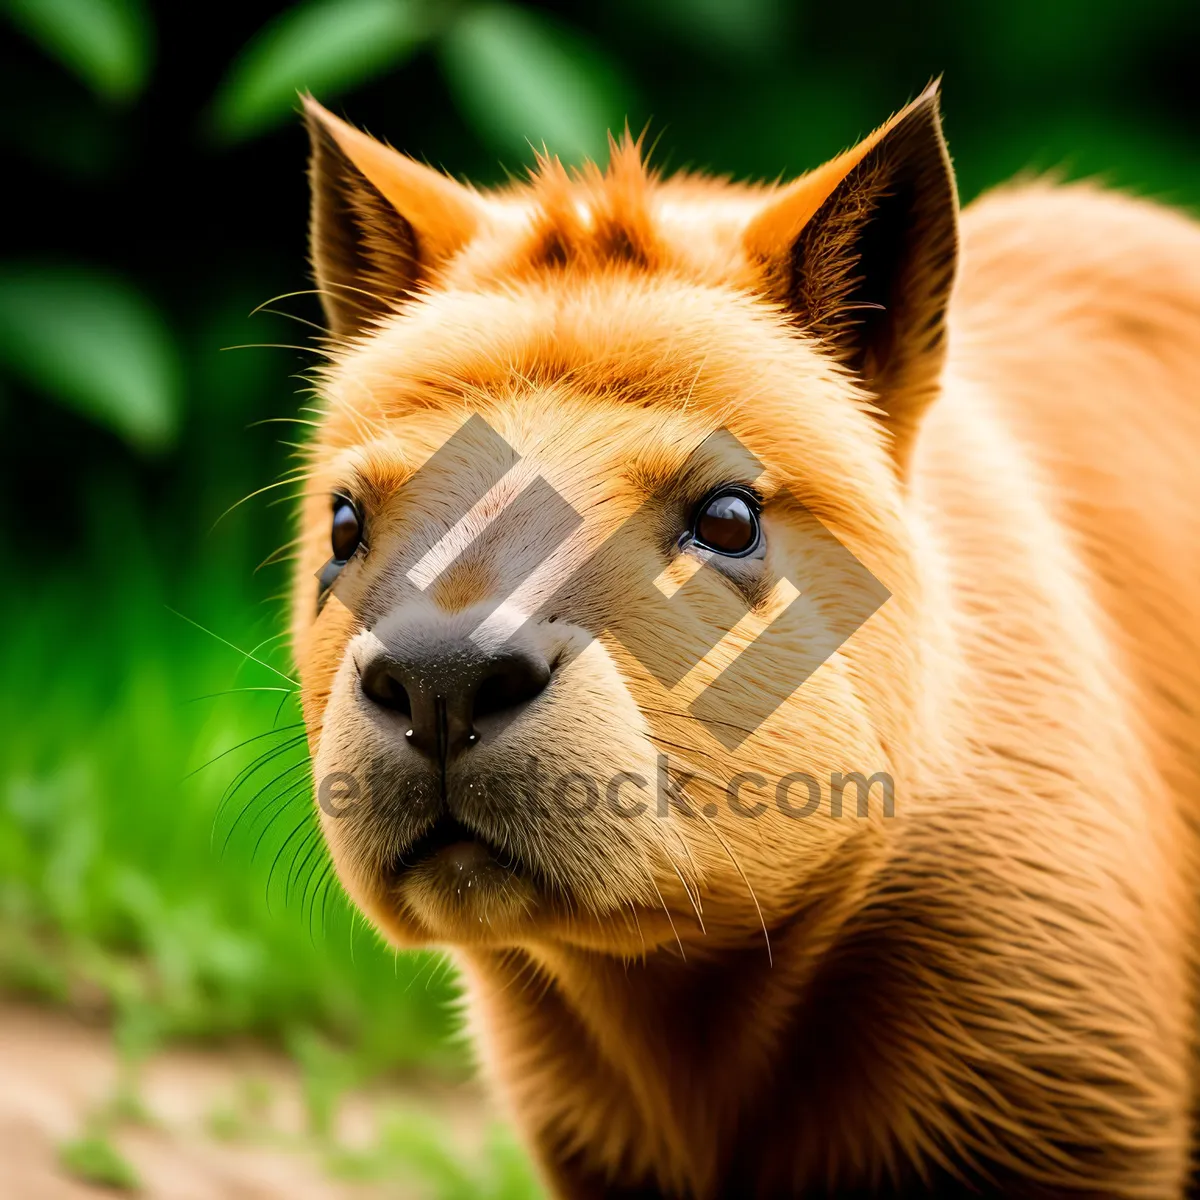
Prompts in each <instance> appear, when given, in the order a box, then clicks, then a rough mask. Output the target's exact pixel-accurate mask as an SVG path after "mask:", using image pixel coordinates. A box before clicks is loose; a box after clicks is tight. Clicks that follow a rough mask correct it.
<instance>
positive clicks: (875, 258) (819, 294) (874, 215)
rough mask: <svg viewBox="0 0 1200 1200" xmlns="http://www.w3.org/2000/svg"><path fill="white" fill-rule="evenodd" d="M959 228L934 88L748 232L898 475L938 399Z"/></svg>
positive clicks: (778, 289) (785, 197)
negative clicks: (860, 399) (835, 365)
mask: <svg viewBox="0 0 1200 1200" xmlns="http://www.w3.org/2000/svg"><path fill="white" fill-rule="evenodd" d="M957 225H958V199H957V192H956V189H955V185H954V174H953V171H952V169H951V166H950V159H949V156H948V155H947V153H946V144H945V142H944V141H943V139H942V130H941V120H940V117H939V115H938V87H937V84H936V83H935V84H931V85H930V86H929V87H928V88H926V89H925V91H924V92H923V93H922V94H921V95H920V96H919V97H918V98H917V99H916V100H914V101H913V103H912V104H910V105H909V106H908V107H907V108H905V109H904V110H903V111H901V112H900V113H898V114H897V115H896V116H895V117H893V118H892V119H891V120H890V121H889V122H888V123H887V124H886V125H884V126H883V127H882V128H881V129H879V130H877V131H876V132H875V133H873V134H872V135H871V136H870V137H868V138H867V139H866V140H865V141H863V142H861V143H860V144H859V145H857V146H855V147H854V149H852V150H848V151H847V152H846V153H845V154H843V155H841V156H840V157H838V158H836V159H834V160H833V161H832V162H829V163H826V165H825V166H823V167H821V168H819V169H818V170H816V171H814V172H812V173H811V174H810V175H806V176H804V177H803V178H801V179H798V180H797V181H796V182H795V183H794V184H791V185H790V186H789V187H787V188H785V189H784V190H783V192H782V193H781V194H779V195H778V196H776V197H775V198H774V199H773V200H772V201H770V202H769V203H768V205H767V207H766V208H765V209H764V210H763V211H762V212H760V213H759V214H758V216H757V217H755V218H754V219H753V220H752V221H751V223H750V225H749V226H748V228H747V230H746V233H745V246H746V250H747V253H748V254H749V256H750V259H751V261H752V262H756V263H758V264H759V266H760V267H761V268H762V270H763V273H764V287H765V290H766V292H767V294H768V295H769V296H770V297H771V298H772V299H773V300H775V301H777V302H778V303H780V304H782V305H783V306H784V308H785V309H786V310H787V311H788V312H789V313H790V314H791V316H792V319H793V320H794V321H795V323H796V324H797V325H799V326H800V327H802V328H803V329H804V330H806V331H807V332H809V333H812V334H815V335H816V336H817V337H818V338H820V339H821V341H822V342H824V343H825V344H826V345H827V346H828V347H829V348H830V350H831V351H832V352H833V353H834V354H835V355H836V356H837V357H838V358H839V359H840V360H841V361H842V362H843V363H845V364H846V365H847V366H848V367H849V368H850V369H851V370H853V371H854V372H855V373H856V374H857V375H858V376H859V377H860V378H861V379H862V380H863V382H864V383H865V384H866V385H867V387H868V388H869V389H870V390H871V391H872V392H873V393H874V395H875V397H876V402H877V403H878V405H879V406H880V407H881V408H882V409H883V410H884V411H885V413H886V421H887V424H888V427H889V430H890V432H891V435H892V446H893V452H894V454H895V456H896V459H897V461H898V463H899V464H900V465H901V467H903V466H904V465H905V463H906V459H907V454H908V451H909V449H910V443H911V440H912V436H913V434H914V433H915V431H916V428H917V425H918V423H919V421H920V417H921V414H922V412H923V410H924V408H925V407H926V405H927V404H928V403H929V401H930V400H931V399H932V398H933V396H934V395H935V394H936V390H937V385H938V377H939V374H940V370H941V366H942V360H943V358H944V354H945V332H946V331H945V318H946V307H947V304H948V301H949V298H950V289H951V286H952V284H953V281H954V272H955V266H956V263H957V252H958V234H957Z"/></svg>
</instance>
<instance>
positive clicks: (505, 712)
mask: <svg viewBox="0 0 1200 1200" xmlns="http://www.w3.org/2000/svg"><path fill="white" fill-rule="evenodd" d="M381 646H382V649H381V650H380V651H379V652H378V653H377V654H376V655H375V657H374V658H372V659H371V660H370V661H369V662H368V663H366V664H365V665H364V666H363V668H362V690H363V694H364V695H366V696H367V697H368V698H369V699H371V700H372V701H374V703H376V704H378V705H380V706H381V707H383V708H387V709H391V710H392V711H394V712H398V713H401V714H402V715H404V716H406V717H407V718H408V719H409V722H408V723H409V728H408V729H407V730H406V731H405V736H406V737H407V739H408V741H409V744H410V745H411V746H413V748H414V749H416V750H419V751H420V752H421V753H422V754H425V755H427V756H428V757H430V758H434V759H439V760H441V759H445V758H448V757H450V756H452V755H454V754H458V753H461V752H462V751H463V750H466V749H468V748H469V747H471V746H473V745H475V743H476V742H478V741H479V740H480V738H481V737H485V736H488V735H490V734H494V733H496V732H498V731H499V729H501V728H503V726H504V725H505V724H507V721H508V720H509V719H511V718H512V717H514V716H516V715H518V713H519V712H520V710H521V708H522V707H523V706H524V705H526V704H528V703H529V701H530V700H532V699H533V698H534V697H535V696H537V695H538V694H539V693H540V692H541V691H542V689H543V688H544V687H545V686H546V684H547V683H549V682H550V665H549V663H548V662H547V661H546V659H545V657H544V656H543V655H542V654H540V653H539V652H538V651H537V650H536V649H534V648H532V647H529V646H526V645H506V646H503V647H499V648H495V649H487V648H484V647H481V646H479V645H477V644H476V643H475V642H474V641H473V640H472V639H471V638H470V637H467V636H461V635H455V634H453V633H450V632H448V631H446V630H439V629H438V628H437V627H436V626H431V625H430V624H429V623H424V624H421V625H411V626H409V627H408V628H406V629H402V630H400V631H398V632H394V633H393V634H392V636H389V637H387V638H386V640H383V639H381Z"/></svg>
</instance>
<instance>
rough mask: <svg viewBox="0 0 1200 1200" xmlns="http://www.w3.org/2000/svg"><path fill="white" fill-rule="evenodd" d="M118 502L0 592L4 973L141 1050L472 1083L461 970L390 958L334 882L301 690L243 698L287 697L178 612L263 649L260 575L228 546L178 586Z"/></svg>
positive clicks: (266, 675) (109, 498) (272, 648)
mask: <svg viewBox="0 0 1200 1200" xmlns="http://www.w3.org/2000/svg"><path fill="white" fill-rule="evenodd" d="M101 499H102V502H98V503H97V505H96V507H95V508H94V509H93V512H94V513H95V516H94V518H93V519H94V521H95V523H96V528H94V529H93V531H92V533H91V536H90V537H89V538H88V539H87V543H88V544H89V545H91V546H93V547H95V548H96V549H95V550H94V551H93V552H92V558H91V560H90V561H85V562H79V561H75V562H71V563H69V564H67V565H65V566H64V567H63V568H62V569H61V570H60V571H59V572H58V573H57V574H55V573H53V571H51V572H44V573H42V572H39V573H35V572H30V573H27V574H25V575H24V576H23V578H22V580H21V586H20V588H9V589H7V590H6V592H5V596H4V598H3V600H2V601H0V616H2V617H3V620H4V623H5V628H6V638H5V641H6V649H5V655H6V667H5V679H6V684H7V686H6V687H5V689H4V691H3V693H2V694H0V718H2V719H3V721H4V727H5V728H6V729H7V730H8V731H9V736H7V737H6V738H5V739H4V741H3V744H2V745H0V982H2V983H3V984H4V985H5V986H6V987H8V988H9V989H17V990H20V991H22V992H25V993H28V994H33V995H36V996H39V997H42V998H44V999H47V1000H51V1001H55V1002H60V1003H69V1004H74V1005H77V1006H79V1005H82V1006H86V1007H91V1008H99V1009H101V1010H103V1011H105V1012H107V1013H110V1014H111V1016H112V1018H113V1020H114V1026H115V1029H116V1031H117V1036H118V1037H119V1039H120V1040H121V1042H122V1050H123V1052H124V1053H125V1055H126V1057H128V1058H131V1059H136V1058H137V1057H139V1056H142V1055H144V1054H145V1053H147V1052H148V1051H149V1050H150V1049H152V1048H153V1046H154V1045H156V1044H157V1043H158V1042H159V1041H160V1040H161V1039H163V1038H171V1037H176V1038H177V1037H188V1038H213V1037H222V1036H229V1035H241V1034H252V1035H255V1036H258V1037H263V1038H266V1039H269V1040H270V1041H272V1042H274V1043H276V1044H278V1045H280V1046H282V1047H285V1048H290V1049H295V1048H296V1047H299V1046H306V1045H311V1044H314V1042H313V1039H314V1038H316V1037H320V1038H321V1039H324V1040H323V1041H322V1043H321V1044H323V1045H324V1044H328V1045H330V1046H332V1047H335V1048H336V1053H337V1054H338V1055H341V1056H342V1057H343V1058H344V1059H345V1062H344V1063H343V1064H342V1065H341V1066H340V1067H339V1069H340V1070H344V1071H346V1072H347V1073H348V1074H349V1076H350V1077H351V1078H360V1077H362V1076H364V1075H366V1074H370V1073H378V1072H380V1071H386V1070H388V1069H400V1068H423V1069H434V1070H441V1071H459V1070H462V1069H464V1056H463V1054H462V1051H461V1049H460V1048H459V1047H458V1046H457V1045H456V1044H455V1042H454V1040H453V1038H452V1033H453V1030H454V1028H455V1020H454V1018H453V1016H452V1013H451V1011H450V1001H451V1000H452V999H453V996H454V991H455V989H454V983H453V980H452V978H451V973H450V971H449V969H448V968H447V966H446V965H445V964H444V963H443V961H442V960H441V959H440V958H439V957H437V956H435V955H431V954H405V955H399V956H397V955H394V954H393V953H392V952H391V951H390V950H388V949H387V948H385V947H384V946H383V945H381V944H380V942H379V940H378V939H377V937H376V936H375V935H374V934H373V933H372V932H371V931H370V930H369V929H367V928H366V927H365V926H364V924H363V922H362V921H361V919H359V918H357V917H356V915H355V914H354V913H353V912H352V911H351V910H350V909H349V907H348V905H347V903H346V902H345V900H344V899H343V898H342V895H341V892H340V890H339V889H338V888H337V886H336V881H335V880H330V879H329V877H328V873H327V865H328V864H327V863H326V861H325V854H324V847H323V845H322V844H321V843H320V841H319V839H318V838H317V836H316V826H315V822H314V819H313V816H312V803H311V798H310V795H309V792H308V786H307V780H308V767H307V763H306V750H305V746H304V742H303V738H302V737H301V736H300V734H301V733H302V730H301V729H300V727H299V724H298V723H299V720H300V718H299V714H298V711H297V707H296V703H295V698H294V696H292V695H290V694H288V693H287V692H286V691H284V692H280V691H277V690H249V691H231V689H238V688H250V689H277V688H286V687H288V685H287V684H286V683H284V682H283V681H281V680H280V679H279V677H278V676H276V675H275V674H273V673H272V672H271V671H270V670H267V669H265V668H263V667H261V666H258V665H256V664H254V663H248V662H246V661H245V660H244V659H242V657H241V655H240V654H239V653H237V652H236V651H235V650H232V649H230V648H229V647H228V646H226V645H224V644H222V642H220V641H218V640H216V639H214V638H213V637H210V636H208V635H206V634H205V633H203V632H201V631H200V630H198V629H197V628H196V627H195V626H194V625H191V624H189V623H188V621H186V620H183V619H181V618H180V616H178V615H176V613H175V612H172V611H171V610H172V609H177V610H178V611H179V612H181V613H184V614H186V615H187V616H188V617H192V618H193V619H195V620H198V621H200V622H201V623H202V624H204V625H206V626H208V627H209V628H211V629H213V630H214V632H216V633H218V634H219V635H220V637H222V638H225V639H227V640H228V641H229V642H232V643H235V644H236V645H238V646H241V647H243V648H245V649H250V648H251V647H252V646H254V645H255V644H256V643H259V642H261V641H263V640H264V639H265V638H267V637H269V636H270V635H271V634H273V633H276V632H277V631H278V629H279V628H280V625H279V623H278V622H279V617H278V614H277V613H275V612H272V611H266V610H264V609H263V606H262V604H261V601H260V596H261V593H262V591H263V590H264V584H263V582H262V580H261V577H260V579H259V580H258V581H254V580H252V579H251V572H250V571H249V570H248V569H245V568H244V561H245V555H234V556H233V558H234V562H233V564H232V565H231V564H230V562H229V561H228V558H229V556H228V555H227V554H226V551H227V549H228V547H225V546H220V547H217V549H215V550H212V549H210V550H209V551H208V553H207V555H206V556H204V555H202V556H201V558H200V559H199V560H197V561H196V562H194V563H190V564H185V565H184V566H182V567H180V568H179V569H177V570H176V571H175V572H174V573H172V572H171V571H170V570H169V569H168V568H165V567H164V566H163V565H162V563H161V562H160V561H159V560H158V558H157V557H156V554H155V552H154V550H153V548H152V547H153V546H154V544H155V538H154V535H153V533H152V532H151V531H149V530H146V529H144V528H139V526H140V525H141V523H142V519H141V518H140V516H139V514H138V513H137V512H135V511H134V510H133V506H131V505H128V504H124V505H123V502H122V499H121V497H120V495H115V496H114V495H112V494H106V495H104V496H103V497H102V498H101ZM81 581H86V583H84V582H81ZM279 645H280V643H279V641H278V640H274V641H272V642H270V643H268V644H267V645H266V646H264V647H263V648H262V649H261V650H259V652H258V654H259V656H262V657H264V659H265V660H267V661H270V662H271V663H272V664H273V665H275V666H277V667H278V669H280V670H282V671H284V672H285V673H286V672H287V670H288V666H287V663H286V656H285V655H284V654H283V653H282V652H281V651H280V649H279ZM281 702H282V703H281ZM250 739H255V740H250ZM239 746H240V749H232V750H231V748H233V747H239ZM263 751H266V752H267V753H268V755H270V756H271V757H267V758H265V759H264V760H263V761H262V762H261V763H260V764H259V765H258V766H257V767H255V765H254V762H253V760H254V758H255V756H256V755H257V754H258V753H260V752H263ZM205 764H209V765H205ZM193 772H194V773H193ZM231 784H235V785H236V786H234V787H232V789H231V787H230V785H231Z"/></svg>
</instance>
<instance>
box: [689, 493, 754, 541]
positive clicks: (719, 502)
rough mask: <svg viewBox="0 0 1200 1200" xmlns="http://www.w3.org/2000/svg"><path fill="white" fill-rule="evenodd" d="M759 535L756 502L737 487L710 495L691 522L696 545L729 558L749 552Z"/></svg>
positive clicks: (751, 496)
mask: <svg viewBox="0 0 1200 1200" xmlns="http://www.w3.org/2000/svg"><path fill="white" fill-rule="evenodd" d="M761 536H762V531H761V529H760V527H759V523H758V502H757V500H755V498H754V496H753V495H752V494H751V493H750V492H748V491H746V490H745V489H743V488H740V487H725V488H721V489H720V490H719V491H717V492H714V493H713V494H712V495H710V496H709V497H708V498H707V499H706V500H704V502H703V503H702V504H701V505H700V507H699V508H698V509H697V510H696V516H695V519H694V521H693V523H692V537H693V538H694V539H695V541H696V542H697V543H698V544H699V545H701V546H704V547H706V548H707V549H709V550H715V551H716V552H717V553H718V554H727V555H730V556H731V557H741V556H743V555H746V554H750V553H752V552H753V551H754V550H755V549H756V548H757V547H758V543H759V539H760V538H761Z"/></svg>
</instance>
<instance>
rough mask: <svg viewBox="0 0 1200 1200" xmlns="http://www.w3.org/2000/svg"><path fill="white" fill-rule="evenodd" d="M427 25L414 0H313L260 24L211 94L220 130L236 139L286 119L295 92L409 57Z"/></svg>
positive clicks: (322, 90) (342, 84)
mask: <svg viewBox="0 0 1200 1200" xmlns="http://www.w3.org/2000/svg"><path fill="white" fill-rule="evenodd" d="M425 34H426V26H425V23H424V21H423V20H422V17H421V12H420V10H419V8H418V6H417V4H416V3H414V0H309V3H307V4H298V5H296V6H295V7H294V8H290V9H288V11H287V12H285V13H283V14H282V15H281V16H279V17H277V18H276V19H275V20H274V21H272V22H271V23H270V24H269V25H267V26H266V27H265V28H263V29H262V30H260V31H259V32H258V34H257V35H255V37H254V38H252V39H251V41H250V42H249V43H248V44H247V45H246V47H245V48H244V49H243V50H242V52H241V54H239V55H238V57H237V58H236V59H235V60H234V62H233V65H232V66H231V67H230V69H229V71H228V73H227V74H226V76H225V79H224V81H223V82H222V83H221V86H220V87H219V88H218V89H217V94H216V96H215V98H214V100H213V108H212V124H213V128H214V131H215V132H216V134H217V136H218V137H220V138H222V139H223V140H225V141H238V140H241V139H243V138H247V137H251V136H253V135H254V134H257V133H261V132H262V131H263V130H265V129H268V128H270V127H271V126H272V125H276V124H278V123H279V122H280V121H282V120H285V119H286V118H287V117H288V116H289V115H290V114H291V113H293V112H294V111H295V109H296V93H297V92H299V91H311V92H314V93H317V94H319V95H321V96H322V97H328V96H332V95H333V94H335V93H336V92H339V91H344V90H345V89H347V88H350V87H353V86H354V85H355V84H359V83H362V82H363V81H364V80H366V79H368V78H369V77H371V76H373V75H378V74H379V73H381V72H382V71H385V70H387V69H388V68H389V67H394V66H396V65H397V64H399V63H401V62H404V61H405V60H406V59H408V58H409V57H411V55H412V54H413V53H414V51H415V50H416V49H417V48H418V46H420V44H421V41H422V40H423V38H424V37H425Z"/></svg>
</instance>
